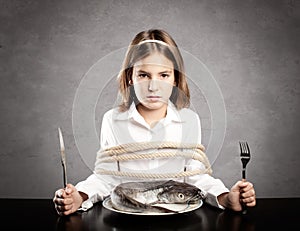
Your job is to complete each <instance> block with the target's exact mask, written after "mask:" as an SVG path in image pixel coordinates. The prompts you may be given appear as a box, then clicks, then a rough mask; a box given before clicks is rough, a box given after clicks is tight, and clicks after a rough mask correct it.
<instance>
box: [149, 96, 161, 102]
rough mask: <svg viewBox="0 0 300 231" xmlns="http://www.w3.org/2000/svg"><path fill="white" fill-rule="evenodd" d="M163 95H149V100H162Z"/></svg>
mask: <svg viewBox="0 0 300 231" xmlns="http://www.w3.org/2000/svg"><path fill="white" fill-rule="evenodd" d="M161 98H162V97H161V96H158V95H148V96H147V100H149V101H152V102H157V101H160V100H161Z"/></svg>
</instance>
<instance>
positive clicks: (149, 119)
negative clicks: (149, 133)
mask: <svg viewBox="0 0 300 231" xmlns="http://www.w3.org/2000/svg"><path fill="white" fill-rule="evenodd" d="M167 107H168V105H167V104H165V106H164V107H161V108H159V109H156V110H153V109H149V108H146V107H144V106H143V105H142V104H139V105H138V106H137V110H138V112H139V113H140V115H141V116H142V117H143V118H144V120H145V121H146V123H147V124H149V125H150V127H151V128H152V127H154V126H155V124H157V122H158V121H160V120H161V119H163V118H165V117H166V115H167Z"/></svg>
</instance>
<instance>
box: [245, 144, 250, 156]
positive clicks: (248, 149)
mask: <svg viewBox="0 0 300 231" xmlns="http://www.w3.org/2000/svg"><path fill="white" fill-rule="evenodd" d="M246 146H247V154H248V155H249V156H250V148H249V145H248V143H247V142H246Z"/></svg>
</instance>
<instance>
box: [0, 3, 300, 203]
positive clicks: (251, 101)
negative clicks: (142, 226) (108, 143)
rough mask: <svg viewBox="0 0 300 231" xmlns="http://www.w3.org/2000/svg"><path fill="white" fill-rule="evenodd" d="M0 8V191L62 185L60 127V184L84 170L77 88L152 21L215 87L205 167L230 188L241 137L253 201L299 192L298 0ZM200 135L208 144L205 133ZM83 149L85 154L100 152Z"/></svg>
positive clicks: (109, 92)
mask: <svg viewBox="0 0 300 231" xmlns="http://www.w3.org/2000/svg"><path fill="white" fill-rule="evenodd" d="M0 4H1V6H0V29H1V30H0V76H1V83H0V99H1V100H0V108H1V113H0V144H1V148H0V185H1V187H0V197H1V198H52V196H53V194H54V191H55V190H56V189H58V188H60V187H62V171H61V164H60V159H59V152H58V136H57V127H59V126H60V127H62V129H63V132H64V138H65V145H66V153H67V155H68V156H67V162H68V179H69V182H71V183H74V184H75V183H77V182H78V181H79V180H83V179H85V178H86V177H87V176H88V175H89V174H90V173H91V169H90V168H89V167H88V164H87V163H86V162H85V161H84V158H82V155H81V153H80V152H79V151H78V149H77V147H76V143H75V139H74V136H73V129H72V105H73V101H74V97H75V93H76V90H77V88H78V86H79V84H80V81H81V80H82V78H83V76H84V75H85V73H86V72H87V71H88V70H89V69H90V68H91V66H92V65H93V64H94V63H96V62H97V61H98V60H99V59H101V58H102V57H105V56H106V55H107V54H109V53H111V52H114V51H116V50H118V49H120V48H124V47H126V46H127V45H128V44H129V42H130V41H131V39H132V38H133V36H134V35H135V34H136V33H138V32H140V31H141V30H145V29H149V28H161V29H165V30H167V31H168V32H169V33H170V34H171V35H172V36H173V37H174V39H175V40H176V41H177V43H178V45H179V46H180V47H181V48H183V49H184V50H186V51H188V52H190V53H191V54H193V55H194V56H195V57H197V58H198V59H199V60H201V61H202V62H203V63H204V64H205V65H206V66H207V68H208V69H209V70H210V72H211V73H212V75H213V76H214V78H215V80H216V82H217V84H218V85H219V87H220V90H221V92H222V94H223V97H224V102H225V105H226V112H227V114H226V115H227V130H226V136H225V140H224V143H223V146H222V149H221V152H220V154H219V155H218V158H217V160H216V161H215V162H214V163H213V170H214V175H215V176H216V177H218V178H221V179H222V180H223V181H224V182H225V184H226V185H227V186H228V187H231V185H232V184H234V183H235V182H236V181H237V180H238V179H239V178H240V176H241V174H240V171H241V163H240V159H239V149H238V141H239V140H247V141H248V142H249V144H250V148H251V151H252V160H251V162H250V163H249V165H248V179H249V180H250V181H252V182H253V183H254V184H255V187H256V192H257V197H259V198H262V197H299V196H300V186H299V166H300V158H299V150H300V145H299V143H300V142H299V139H300V133H299V130H300V129H299V118H300V110H299V91H300V87H299V82H300V81H299V74H300V71H299V62H300V57H299V51H300V43H299V41H300V36H299V35H300V6H299V4H300V3H299V1H296V0H295V1H293V0H281V1H280V0H264V1H261V0H252V1H250V0H245V1H239V0H227V1H217V0H203V1H190V0H188V1H153V0H148V1H135V0H134V1H96V0H88V1H69V0H68V1H67V0H60V1H52V0H51V1H50V0H45V1H38V0H35V1H34V0H32V1H30V0H6V1H5V0H0ZM117 71H118V70H116V73H117ZM116 73H114V74H116ZM102 78H106V76H102ZM109 84H111V86H110V85H109V87H106V92H105V94H106V95H104V96H103V97H104V98H103V100H102V102H101V97H100V99H99V100H100V104H101V105H100V107H99V108H98V110H97V112H98V113H97V119H96V124H97V125H99V123H100V122H101V116H102V114H103V112H104V111H106V110H107V109H109V108H110V107H111V106H112V105H111V102H109V101H107V100H104V99H105V97H106V98H107V99H109V98H110V97H114V96H115V94H116V86H115V85H114V82H110V83H109ZM192 93H193V91H192ZM196 99H197V96H195V95H192V100H193V101H192V103H193V105H194V106H195V107H198V108H202V105H201V100H200V101H199V100H196ZM204 111H205V110H204ZM202 116H203V118H204V121H205V116H204V115H201V117H202ZM204 124H205V122H204ZM205 132H209V131H205V125H204V136H205V134H206V133H205ZM203 142H204V144H205V145H206V142H207V137H204V141H203ZM96 147H97V144H96ZM87 151H88V152H89V155H91V156H92V158H91V159H92V160H93V158H94V157H95V152H96V151H97V150H94V147H93V148H91V149H90V150H87Z"/></svg>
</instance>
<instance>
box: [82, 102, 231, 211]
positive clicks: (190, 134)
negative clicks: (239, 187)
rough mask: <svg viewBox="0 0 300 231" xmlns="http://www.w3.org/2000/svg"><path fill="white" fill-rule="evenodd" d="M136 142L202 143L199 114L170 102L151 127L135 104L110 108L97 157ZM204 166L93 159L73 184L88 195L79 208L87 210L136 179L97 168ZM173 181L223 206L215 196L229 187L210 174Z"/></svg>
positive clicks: (128, 169) (131, 169)
mask: <svg viewBox="0 0 300 231" xmlns="http://www.w3.org/2000/svg"><path fill="white" fill-rule="evenodd" d="M137 142H176V143H188V144H191V143H192V144H201V124H200V119H199V116H198V114H196V113H195V112H194V111H192V110H190V109H187V108H184V109H181V110H177V109H176V108H175V106H174V105H173V104H172V103H171V102H169V104H168V108H167V115H166V117H165V118H164V119H162V120H161V121H159V122H158V123H157V124H156V125H155V126H154V127H153V128H151V127H150V126H149V125H148V124H147V123H146V122H145V120H144V118H143V117H142V116H141V115H140V114H139V112H138V111H137V110H136V107H135V105H134V104H132V105H131V107H130V108H129V110H127V111H125V112H119V111H118V109H117V108H114V109H111V110H109V111H108V112H106V113H105V114H104V116H103V120H102V127H101V135H100V145H101V149H100V150H99V152H98V156H97V160H98V157H99V155H100V153H101V151H102V150H104V149H107V148H110V147H114V146H118V145H121V144H128V143H137ZM153 151H154V152H155V151H157V150H152V152H153ZM150 152H151V151H150ZM143 153H145V152H143ZM204 168H205V166H204V164H203V163H201V162H199V161H197V160H193V159H186V158H184V157H176V158H155V159H142V160H131V161H124V162H123V161H120V162H119V164H117V163H116V162H113V163H112V162H105V163H103V162H101V161H96V162H95V169H94V173H93V174H92V175H90V176H89V177H88V178H87V179H86V180H84V181H81V182H79V183H78V184H77V185H76V188H77V190H78V191H81V192H84V193H86V194H87V195H88V197H89V199H88V200H86V201H84V202H83V204H82V206H81V210H87V209H89V208H91V207H92V206H93V204H94V203H96V202H98V201H101V200H103V199H104V198H105V197H107V196H109V194H110V192H111V190H112V189H113V187H114V186H116V185H117V184H119V183H122V182H125V181H133V180H137V179H132V178H130V177H124V176H122V177H119V176H114V175H103V174H99V173H97V172H98V170H99V169H105V170H110V171H121V172H142V173H156V174H157V173H162V174H164V173H178V172H182V171H184V170H186V171H190V170H197V169H204ZM144 180H145V179H144ZM174 180H177V181H185V182H187V183H190V184H193V185H195V186H197V187H199V188H200V189H201V190H203V191H204V192H205V193H206V199H205V202H206V203H208V204H211V205H212V206H215V207H219V208H222V209H224V208H223V206H221V205H220V204H219V203H218V201H217V196H218V195H220V194H222V193H224V192H228V191H229V190H228V188H226V187H225V185H224V184H223V183H222V181H221V180H219V179H215V178H213V177H212V176H211V175H209V174H199V175H194V176H190V177H185V178H181V179H179V178H177V179H174Z"/></svg>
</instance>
